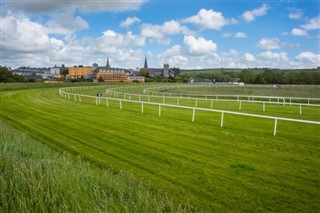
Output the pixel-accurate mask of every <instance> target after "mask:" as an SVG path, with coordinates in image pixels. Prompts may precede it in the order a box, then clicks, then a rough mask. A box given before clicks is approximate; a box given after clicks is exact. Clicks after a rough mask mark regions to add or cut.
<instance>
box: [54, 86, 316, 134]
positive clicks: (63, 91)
mask: <svg viewBox="0 0 320 213" xmlns="http://www.w3.org/2000/svg"><path fill="white" fill-rule="evenodd" d="M101 88H102V87H101ZM103 88H106V87H103ZM77 89H79V88H60V89H59V94H60V95H61V96H63V97H64V98H68V99H70V96H74V100H75V101H76V100H77V98H78V100H79V101H80V102H81V97H87V98H93V99H95V101H96V105H99V104H101V100H105V101H106V106H107V107H109V100H113V101H119V108H120V109H121V110H122V109H123V107H122V102H128V103H138V104H141V113H144V105H146V104H147V105H155V106H158V115H159V116H161V111H162V110H161V107H162V106H164V107H172V108H181V109H190V110H192V119H191V121H192V122H194V121H195V114H196V111H207V112H217V113H221V122H220V126H221V127H223V123H224V114H231V115H239V116H247V117H255V118H263V119H271V120H274V129H273V135H274V136H276V134H277V125H278V120H279V121H289V122H296V123H306V124H316V125H320V122H319V121H310V120H301V119H293V118H283V117H276V116H266V115H257V114H249V113H241V112H233V111H227V110H216V109H208V108H199V107H190V106H180V105H173V104H165V103H155V102H147V101H137V100H127V99H121V98H112V97H96V96H91V95H83V94H76V93H70V92H66V90H69V91H74V90H77ZM79 90H80V89H79Z"/></svg>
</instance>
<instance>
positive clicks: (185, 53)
mask: <svg viewBox="0 0 320 213" xmlns="http://www.w3.org/2000/svg"><path fill="white" fill-rule="evenodd" d="M0 28H1V65H6V66H11V67H13V68H15V67H19V66H32V67H44V66H45V67H50V66H54V65H56V64H57V65H60V64H65V65H66V66H74V65H80V64H81V65H92V64H93V63H98V64H99V65H103V64H106V60H107V57H109V58H110V62H111V65H112V66H114V67H124V68H131V69H135V68H136V67H142V66H143V62H144V57H145V56H147V58H148V63H149V66H150V67H162V65H163V64H164V63H168V64H169V65H170V66H171V67H180V68H185V69H188V68H190V69H191V68H218V67H224V68H247V67H270V68H293V69H295V68H315V67H318V66H320V46H319V45H320V44H319V40H320V2H319V1H311V0H305V1H298V0H296V1H290V0H287V1H244V0H243V1H239V0H238V1H236V0H234V1H229V0H225V1H222V0H220V1H214V0H212V1H205V0H204V1H196V0H189V1H182V0H180V1H179V0H176V1H169V0H162V1H153V0H135V1H124V0H118V1H89V0H83V1H74V0H64V1H62V0H57V1H50V0H43V1H32V0H24V1H19V0H4V1H2V2H1V26H0Z"/></svg>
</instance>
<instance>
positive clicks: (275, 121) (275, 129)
mask: <svg viewBox="0 0 320 213" xmlns="http://www.w3.org/2000/svg"><path fill="white" fill-rule="evenodd" d="M277 122H278V120H277V119H274V130H273V136H276V134H277Z"/></svg>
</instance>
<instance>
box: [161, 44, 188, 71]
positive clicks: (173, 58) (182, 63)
mask: <svg viewBox="0 0 320 213" xmlns="http://www.w3.org/2000/svg"><path fill="white" fill-rule="evenodd" d="M157 59H158V63H159V65H160V66H161V65H162V64H169V65H170V66H171V67H187V65H188V59H187V58H186V57H185V56H184V55H183V54H182V48H181V47H180V46H179V45H174V46H173V47H172V48H170V49H167V50H165V51H164V52H162V53H160V54H159V55H158V56H157Z"/></svg>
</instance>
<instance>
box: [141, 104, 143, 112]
mask: <svg viewBox="0 0 320 213" xmlns="http://www.w3.org/2000/svg"><path fill="white" fill-rule="evenodd" d="M141 113H142V114H143V102H141Z"/></svg>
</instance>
